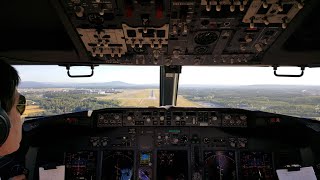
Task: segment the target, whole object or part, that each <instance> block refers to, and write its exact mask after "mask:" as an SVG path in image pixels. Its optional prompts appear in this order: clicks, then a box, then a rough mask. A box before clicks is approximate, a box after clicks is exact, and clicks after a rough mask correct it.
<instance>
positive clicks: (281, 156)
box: [25, 108, 313, 180]
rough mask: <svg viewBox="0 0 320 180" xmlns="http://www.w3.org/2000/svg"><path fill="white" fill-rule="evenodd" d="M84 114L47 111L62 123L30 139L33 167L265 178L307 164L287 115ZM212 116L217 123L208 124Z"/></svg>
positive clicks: (188, 178) (184, 178)
mask: <svg viewBox="0 0 320 180" xmlns="http://www.w3.org/2000/svg"><path fill="white" fill-rule="evenodd" d="M87 115H88V114H86V113H84V112H82V113H72V114H68V115H60V116H55V117H54V118H55V119H56V120H55V121H57V119H60V120H65V123H66V125H64V126H62V129H61V131H60V130H59V134H57V135H52V134H53V133H52V132H51V131H50V129H47V128H45V130H44V131H43V132H41V131H40V130H39V131H38V133H40V134H42V133H46V134H45V135H43V136H45V137H46V138H47V142H50V144H48V143H43V142H38V144H34V146H38V147H39V153H38V154H39V155H38V157H37V163H36V164H37V165H36V167H35V169H37V168H38V167H48V164H49V165H52V164H54V165H65V166H66V176H65V179H99V180H101V179H102V180H119V179H121V180H122V179H124V180H129V179H136V180H152V179H164V180H167V179H168V180H170V179H181V180H201V179H206V180H212V179H221V180H230V179H234V180H253V179H266V180H273V179H277V176H276V173H275V171H276V169H279V168H283V167H284V166H285V165H289V164H304V165H307V164H308V163H309V165H313V164H312V163H311V162H308V161H306V159H305V157H304V156H306V155H305V153H304V151H305V148H306V147H305V145H303V144H304V143H305V142H306V139H305V137H304V136H301V135H298V134H296V136H295V135H293V134H290V133H289V134H288V131H284V129H281V127H282V126H283V124H286V123H288V122H291V123H289V124H288V125H289V126H286V129H292V131H295V132H296V131H299V132H303V131H304V130H303V128H302V126H299V128H301V129H296V128H297V126H295V123H292V122H293V121H295V120H294V119H292V117H286V116H282V115H275V114H271V113H263V112H254V111H246V110H240V109H212V108H110V109H103V110H97V111H94V112H93V113H92V114H91V116H90V117H87V118H89V119H91V120H88V119H86V118H85V117H83V116H87ZM128 117H131V119H130V118H128ZM244 117H246V118H244ZM77 119H78V120H77ZM79 119H81V120H79ZM161 119H163V121H164V125H161V124H160V122H162V120H161ZM213 119H215V120H214V122H216V121H218V123H211V124H210V120H211V121H212V120H213ZM70 120H72V121H71V124H70ZM45 121H47V120H44V119H43V120H38V121H36V122H33V123H31V122H30V123H27V124H28V125H32V127H36V126H35V124H34V123H40V124H38V126H37V127H36V129H38V128H40V127H42V126H43V125H41V123H47V122H45ZM79 121H83V122H87V123H88V122H90V123H88V124H87V125H85V126H84V123H83V122H82V123H79ZM110 121H112V122H111V123H110ZM153 121H156V122H158V123H157V124H154V123H153ZM167 121H170V122H171V123H170V124H168V123H167ZM181 121H185V123H183V125H181ZM230 121H231V122H230ZM237 121H240V122H241V123H237ZM136 122H139V123H136ZM142 122H143V123H142ZM148 122H149V123H148ZM176 122H180V124H178V125H177V124H176ZM193 122H195V123H193ZM25 126H26V125H25ZM48 127H50V128H51V126H48ZM51 129H52V128H51ZM305 134H307V133H305ZM292 138H293V139H294V141H295V142H294V143H292ZM33 140H34V141H37V139H36V138H35V139H33ZM51 156H53V157H51ZM48 157H51V158H48ZM310 163H311V164H310ZM35 179H36V178H35Z"/></svg>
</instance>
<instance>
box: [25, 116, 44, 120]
mask: <svg viewBox="0 0 320 180" xmlns="http://www.w3.org/2000/svg"><path fill="white" fill-rule="evenodd" d="M44 117H49V116H27V117H25V119H37V118H44Z"/></svg>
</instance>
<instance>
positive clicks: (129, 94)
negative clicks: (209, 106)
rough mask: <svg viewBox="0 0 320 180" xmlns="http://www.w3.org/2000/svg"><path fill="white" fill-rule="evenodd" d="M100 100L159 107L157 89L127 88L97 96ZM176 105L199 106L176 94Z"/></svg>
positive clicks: (123, 105) (135, 105) (128, 105)
mask: <svg viewBox="0 0 320 180" xmlns="http://www.w3.org/2000/svg"><path fill="white" fill-rule="evenodd" d="M97 98H98V99H100V100H111V99H114V100H118V101H120V106H122V107H149V106H155V107H159V102H160V99H159V89H139V90H137V89H128V90H124V91H123V92H122V93H118V94H112V95H107V96H99V97H97ZM177 102H178V103H177V105H178V106H183V107H199V106H200V105H199V104H197V103H194V102H192V101H189V100H187V99H185V98H184V97H182V96H178V101H177Z"/></svg>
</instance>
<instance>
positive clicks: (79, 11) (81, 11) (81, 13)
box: [74, 6, 84, 18]
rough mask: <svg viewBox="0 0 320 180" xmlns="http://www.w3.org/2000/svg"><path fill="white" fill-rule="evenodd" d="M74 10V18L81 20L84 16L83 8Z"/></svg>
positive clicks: (76, 7)
mask: <svg viewBox="0 0 320 180" xmlns="http://www.w3.org/2000/svg"><path fill="white" fill-rule="evenodd" d="M74 10H75V13H76V16H77V17H79V18H81V17H83V15H84V8H83V7H82V6H75V7H74Z"/></svg>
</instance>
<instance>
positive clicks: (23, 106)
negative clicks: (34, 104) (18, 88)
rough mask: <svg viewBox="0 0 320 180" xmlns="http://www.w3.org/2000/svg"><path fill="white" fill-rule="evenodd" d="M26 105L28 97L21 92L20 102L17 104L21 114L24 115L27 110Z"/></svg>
mask: <svg viewBox="0 0 320 180" xmlns="http://www.w3.org/2000/svg"><path fill="white" fill-rule="evenodd" d="M26 105H27V101H26V97H24V96H23V95H21V94H20V97H19V103H18V105H17V110H18V112H19V113H20V115H22V114H23V113H24V111H25V110H26Z"/></svg>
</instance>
